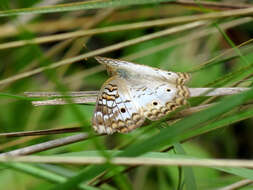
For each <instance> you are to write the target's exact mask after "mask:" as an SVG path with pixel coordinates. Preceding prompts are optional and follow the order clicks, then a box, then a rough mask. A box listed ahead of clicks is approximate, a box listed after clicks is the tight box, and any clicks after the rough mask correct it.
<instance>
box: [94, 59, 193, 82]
mask: <svg viewBox="0 0 253 190" xmlns="http://www.w3.org/2000/svg"><path fill="white" fill-rule="evenodd" d="M95 59H96V60H97V61H98V62H99V63H101V64H103V65H105V66H106V68H107V71H108V73H110V75H119V76H120V77H121V78H125V79H127V78H145V77H146V78H151V79H152V80H160V81H166V82H170V83H175V84H181V85H184V84H185V83H186V82H187V81H188V80H189V79H190V75H189V74H187V73H180V72H171V71H165V70H161V69H158V68H153V67H149V66H146V65H139V64H135V63H132V62H128V61H123V60H118V59H111V58H106V57H95Z"/></svg>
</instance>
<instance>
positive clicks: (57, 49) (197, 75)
mask: <svg viewBox="0 0 253 190" xmlns="http://www.w3.org/2000/svg"><path fill="white" fill-rule="evenodd" d="M172 2H174V3H175V2H176V1H175V0H138V1H136V0H129V1H125V0H96V1H84V2H78V3H69V4H60V5H53V4H48V3H47V6H45V7H44V6H39V3H43V1H33V2H12V3H10V2H8V1H0V8H1V10H2V11H0V17H4V18H0V19H1V20H0V23H1V25H0V47H1V48H2V47H3V46H1V45H2V44H6V43H9V42H15V41H17V42H19V40H30V39H31V40H36V39H38V38H37V37H42V36H44V37H50V35H51V34H61V33H67V32H73V31H77V30H79V29H82V30H83V29H85V30H89V29H93V28H94V29H95V28H102V27H104V26H117V25H120V24H122V23H124V24H128V23H138V22H139V21H151V20H154V19H160V18H169V17H178V16H186V15H190V16H193V17H194V15H195V14H206V12H213V13H215V11H216V9H217V7H219V6H225V4H222V3H220V4H218V5H219V6H217V7H216V8H214V7H213V6H207V7H202V6H200V4H199V3H200V2H198V3H197V4H196V5H193V6H192V7H188V8H185V7H184V6H182V4H180V3H179V4H178V5H176V4H174V3H172ZM44 3H45V2H44ZM109 8H113V10H110V11H111V12H110V11H108V9H109ZM189 10H190V11H189ZM77 11H78V12H77ZM107 11H108V12H107ZM43 13H46V14H43ZM168 13H169V14H168ZM30 16H31V17H30ZM196 18H198V16H196ZM82 19H83V20H82ZM233 21H236V22H238V24H237V25H238V26H239V25H241V24H242V23H244V22H243V21H241V20H240V18H230V19H228V20H225V19H219V20H218V21H217V20H215V21H210V22H213V23H211V24H210V23H208V25H205V26H204V27H203V28H204V29H206V30H203V28H199V27H198V28H195V29H191V30H186V31H183V32H178V33H176V34H173V35H167V36H163V37H157V38H155V39H152V40H148V41H145V42H143V43H136V44H134V45H131V46H128V47H124V48H119V49H117V50H116V51H113V52H110V53H109V51H108V54H107V55H105V56H107V57H112V58H117V59H124V58H126V59H128V60H130V61H133V62H136V63H140V64H145V65H149V66H153V67H157V68H162V69H165V70H172V71H180V72H191V73H192V80H191V82H190V84H189V86H190V87H196V88H201V87H228V86H231V87H232V86H233V87H252V82H253V80H252V79H253V78H252V73H253V56H252V55H253V54H252V51H251V48H252V44H251V43H250V42H251V41H249V42H248V43H247V44H245V45H243V46H239V44H241V43H242V42H245V41H246V40H249V38H250V36H252V30H251V23H247V24H244V25H243V26H242V27H240V28H238V27H232V28H230V29H228V28H225V27H224V24H231V22H233ZM14 23H15V24H14ZM76 23H78V24H76ZM180 23H182V21H180ZM217 23H218V24H217ZM168 27H174V25H173V26H172V25H168V26H162V27H158V26H156V27H148V28H144V27H143V28H139V29H135V30H124V31H121V30H120V31H116V32H105V33H103V34H99V35H91V36H86V37H79V38H73V39H71V40H70V39H67V40H65V41H64V40H62V41H57V42H53V43H52V42H51V43H50V42H43V43H37V44H36V43H35V44H26V45H24V46H21V47H18V48H16V46H15V45H14V47H12V48H6V47H5V48H2V49H1V48H0V60H1V61H0V63H1V64H0V89H1V92H0V110H1V111H0V126H1V128H0V132H1V133H6V132H18V131H32V130H35V131H36V130H42V129H53V128H59V127H63V128H68V127H73V126H74V127H76V126H80V127H82V132H87V133H88V135H94V133H93V130H92V127H91V122H90V121H91V118H92V114H93V110H94V104H87V105H76V104H68V105H58V106H56V105H54V106H41V107H34V106H32V104H31V102H32V101H34V100H45V99H46V98H45V97H42V98H33V97H27V96H25V95H24V92H29V91H58V92H60V93H61V94H62V95H64V96H67V94H66V92H68V91H80V90H84V91H90V90H98V89H99V88H100V87H101V85H102V84H103V82H104V81H105V80H106V79H107V78H108V76H107V75H106V72H105V71H104V70H103V69H101V67H100V66H99V65H98V64H97V63H95V61H94V60H93V59H92V58H89V59H87V60H81V61H74V62H73V63H72V64H68V65H62V66H60V67H57V68H55V67H54V68H52V67H50V66H52V65H53V64H54V63H55V62H59V61H65V60H67V59H68V58H75V57H76V56H78V55H80V54H82V53H85V52H87V51H90V52H93V53H94V52H95V51H96V50H90V49H100V48H102V47H108V46H110V45H112V44H117V43H119V42H123V41H127V40H130V39H138V38H139V37H145V36H146V35H149V34H151V33H153V32H157V31H162V30H164V29H166V28H168ZM213 29H216V32H214V33H208V31H211V30H213ZM202 30H203V31H205V32H206V33H207V34H206V35H203V36H201V37H200V36H198V32H199V31H202ZM194 34H196V36H195V37H194V39H190V38H189V40H185V39H188V38H187V37H188V36H194ZM69 35H71V33H70V34H69ZM17 46H18V45H17ZM85 47H86V48H85ZM229 48H231V49H230V50H229V51H228V50H227V49H229ZM216 56H218V57H216ZM219 56H220V57H219ZM214 57H215V59H213V58H214ZM210 59H213V60H212V61H209V62H207V61H208V60H210ZM206 63H207V64H206ZM45 66H46V67H47V71H44V70H43V69H41V68H43V67H45ZM40 69H41V70H40ZM38 70H39V71H38ZM35 71H36V75H33V74H32V75H30V74H31V73H33V72H35ZM37 71H38V72H37ZM27 72H28V74H27ZM140 72H141V71H140ZM24 73H25V74H27V75H23V76H22V77H21V78H20V79H15V77H17V76H20V74H24ZM12 77H14V79H15V80H12V81H8V79H10V78H12ZM6 79H7V81H6ZM150 85H152V81H151V82H150ZM49 99H50V98H49ZM252 100H253V90H252V89H251V90H248V91H245V92H243V93H239V94H236V95H232V96H228V97H224V98H223V97H221V98H220V97H212V98H209V97H208V98H203V97H200V98H191V99H190V100H189V105H187V106H186V107H184V108H181V110H184V109H187V108H190V107H191V106H192V107H194V106H199V105H202V104H205V103H206V102H208V103H215V105H213V106H211V107H209V108H207V109H204V110H201V111H198V112H196V113H192V114H191V115H189V116H183V117H181V116H179V119H173V118H174V116H178V115H176V114H177V112H179V111H180V110H176V112H175V113H172V114H171V115H169V116H168V117H166V118H164V119H162V120H160V121H155V122H149V123H147V124H146V126H144V127H141V128H138V129H136V130H134V131H133V132H131V133H128V134H114V135H110V136H98V137H96V138H88V139H86V140H84V141H81V142H78V143H73V144H69V145H67V146H60V147H57V148H53V149H50V150H46V151H42V152H39V153H37V155H40V156H43V155H44V156H45V155H47V156H52V158H53V157H54V156H62V157H68V156H74V157H85V158H86V157H98V158H101V157H104V158H105V159H106V163H105V164H101V165H92V164H90V165H85V166H80V165H79V166H76V165H71V164H33V163H9V162H6V163H1V165H0V167H1V173H0V184H1V186H4V187H5V188H6V189H24V190H26V189H36V190H37V189H38V190H39V189H55V190H58V189H62V190H70V189H75V188H76V189H88V190H89V189H90V190H96V189H105V190H106V189H126V190H127V189H147V190H149V189H180V190H181V189H182V190H189V189H191V190H194V189H216V188H221V187H224V186H228V185H230V184H232V183H235V182H238V181H240V180H242V179H251V180H253V171H252V170H251V169H246V168H228V167H226V168H225V167H209V168H207V167H203V168H199V167H181V166H138V167H130V166H119V165H113V164H111V163H110V161H111V159H113V157H114V156H118V157H140V158H166V159H171V158H178V159H182V158H211V159H212V158H234V159H250V158H252V156H253V152H252V150H253V147H252V143H251V142H252V134H253V129H252V127H250V126H252V122H253V120H252V117H253V108H252ZM67 101H68V103H73V102H72V101H71V100H69V99H67ZM167 122H168V123H167ZM68 135H69V134H60V135H46V136H40V137H36V138H33V137H18V138H15V139H9V138H2V137H0V138H1V139H0V143H1V144H0V151H1V152H3V153H4V152H7V151H12V150H16V149H18V148H22V147H26V146H30V145H34V144H38V143H42V142H46V141H50V140H53V139H57V138H62V137H66V136H68ZM99 176H100V177H99ZM107 180H108V181H107ZM245 189H247V188H246V187H245ZM249 189H250V187H249Z"/></svg>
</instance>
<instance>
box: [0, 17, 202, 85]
mask: <svg viewBox="0 0 253 190" xmlns="http://www.w3.org/2000/svg"><path fill="white" fill-rule="evenodd" d="M205 24H206V23H205V22H194V23H190V24H185V25H181V26H177V27H173V28H168V29H165V30H162V31H159V32H155V33H152V34H148V35H145V36H142V37H139V38H135V39H132V40H127V41H124V42H120V43H117V44H114V45H111V46H107V47H105V48H101V49H97V50H94V51H91V52H88V53H84V54H82V55H79V56H76V57H73V58H69V59H65V60H62V61H59V62H56V63H54V64H51V65H49V66H44V67H40V68H37V69H34V70H32V71H28V72H25V73H21V74H18V75H15V76H12V77H9V78H7V79H3V80H0V85H3V84H7V83H10V82H14V81H16V80H19V79H22V78H26V77H29V76H32V75H35V74H38V73H41V72H43V71H46V70H49V69H54V68H57V67H60V66H63V65H67V64H71V63H74V62H77V61H81V60H84V59H87V58H89V57H94V56H96V55H100V54H103V53H107V52H111V51H114V50H117V49H121V48H123V47H127V46H130V45H134V44H137V43H141V42H144V41H148V40H151V39H155V38H159V37H162V36H166V35H169V34H174V33H177V32H182V31H185V30H190V29H193V28H196V27H200V26H203V25H205Z"/></svg>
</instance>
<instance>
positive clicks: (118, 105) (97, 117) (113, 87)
mask: <svg viewBox="0 0 253 190" xmlns="http://www.w3.org/2000/svg"><path fill="white" fill-rule="evenodd" d="M124 83H126V81H125V80H123V79H121V78H119V77H117V76H114V77H112V78H110V79H109V80H107V81H106V82H105V83H104V85H103V86H102V88H101V90H100V92H99V95H98V98H97V104H96V108H95V111H94V115H93V119H92V124H93V127H94V129H95V130H96V131H97V132H98V133H107V134H112V133H114V132H121V133H124V132H129V131H131V130H133V129H135V128H136V127H139V126H141V125H142V124H143V122H144V116H143V114H142V111H141V110H140V109H138V107H137V106H136V105H135V104H134V102H133V99H132V97H131V96H130V94H129V89H128V88H127V85H124Z"/></svg>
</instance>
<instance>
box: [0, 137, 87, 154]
mask: <svg viewBox="0 0 253 190" xmlns="http://www.w3.org/2000/svg"><path fill="white" fill-rule="evenodd" d="M88 138H90V137H89V136H88V135H87V134H86V133H82V134H77V135H73V136H69V137H64V138H60V139H56V140H51V141H47V142H44V143H39V144H36V145H31V146H28V147H25V148H21V149H17V150H13V151H10V152H6V153H2V154H0V157H4V156H17V155H28V154H33V153H36V152H41V151H44V150H48V149H51V148H56V147H60V146H64V145H67V144H71V143H74V142H79V141H82V140H85V139H88Z"/></svg>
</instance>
